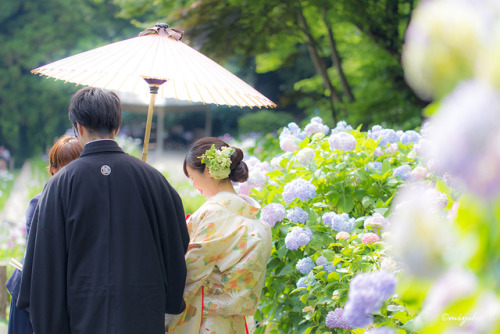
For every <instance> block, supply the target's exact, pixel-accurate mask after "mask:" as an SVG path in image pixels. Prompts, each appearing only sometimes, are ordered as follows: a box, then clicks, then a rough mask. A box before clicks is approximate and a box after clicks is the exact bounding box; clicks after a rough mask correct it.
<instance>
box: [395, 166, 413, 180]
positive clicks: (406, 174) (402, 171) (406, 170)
mask: <svg viewBox="0 0 500 334" xmlns="http://www.w3.org/2000/svg"><path fill="white" fill-rule="evenodd" d="M392 174H393V175H394V176H395V177H396V176H399V177H400V178H401V179H403V180H404V181H407V180H409V179H410V177H411V167H410V166H408V165H402V166H399V167H397V168H395V169H394V172H393V173H392Z"/></svg>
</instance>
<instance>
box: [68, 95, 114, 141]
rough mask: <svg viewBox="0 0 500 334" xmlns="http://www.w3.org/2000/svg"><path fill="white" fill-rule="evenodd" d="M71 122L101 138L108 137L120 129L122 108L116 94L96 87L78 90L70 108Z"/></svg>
mask: <svg viewBox="0 0 500 334" xmlns="http://www.w3.org/2000/svg"><path fill="white" fill-rule="evenodd" d="M68 116H69V120H70V121H71V123H72V124H73V125H74V126H75V127H76V122H78V123H80V124H81V125H83V126H84V127H85V128H86V129H87V130H89V131H90V132H93V133H94V134H98V135H101V136H108V135H110V134H112V133H113V132H114V131H116V130H118V129H119V128H120V125H121V123H122V107H121V104H120V98H119V97H118V95H116V94H115V93H114V92H111V91H108V90H104V89H101V88H95V87H85V88H82V89H80V90H78V91H77V92H76V93H75V95H73V98H72V99H71V103H70V106H69V112H68Z"/></svg>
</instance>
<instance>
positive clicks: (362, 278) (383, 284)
mask: <svg viewBox="0 0 500 334" xmlns="http://www.w3.org/2000/svg"><path fill="white" fill-rule="evenodd" d="M395 289H396V278H395V276H394V275H393V274H391V273H388V272H385V271H376V272H372V273H361V274H357V275H356V277H354V278H353V279H352V280H351V283H350V285H349V296H348V300H347V303H346V305H345V309H344V310H345V312H344V318H345V319H346V320H347V322H348V323H349V325H351V327H366V326H368V325H370V324H371V323H372V322H373V318H372V317H371V316H370V313H374V312H377V311H378V309H379V308H380V307H381V306H382V304H383V303H384V302H385V301H386V300H387V299H388V298H389V297H391V296H392V295H393V294H394V291H395Z"/></svg>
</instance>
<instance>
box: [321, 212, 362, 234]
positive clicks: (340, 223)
mask: <svg viewBox="0 0 500 334" xmlns="http://www.w3.org/2000/svg"><path fill="white" fill-rule="evenodd" d="M322 218H323V223H325V224H326V225H328V226H330V227H331V228H333V229H334V230H336V231H338V232H342V231H343V232H347V233H351V232H352V231H354V227H355V223H356V222H355V219H354V218H349V215H348V214H347V213H342V214H340V215H339V214H337V213H335V212H327V213H325V214H323V216H322Z"/></svg>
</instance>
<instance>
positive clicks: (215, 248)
mask: <svg viewBox="0 0 500 334" xmlns="http://www.w3.org/2000/svg"><path fill="white" fill-rule="evenodd" d="M259 210H260V206H259V204H257V202H256V201H254V200H253V199H251V198H250V197H247V196H243V195H235V194H232V193H229V192H220V193H218V194H217V195H215V196H214V197H212V198H211V199H209V200H208V201H207V202H205V203H204V204H203V205H202V206H201V207H200V208H199V209H198V210H197V211H196V212H195V213H194V214H193V215H192V216H190V217H189V218H188V220H187V226H188V231H189V236H190V239H191V241H190V243H189V247H188V251H187V254H186V263H187V278H186V288H185V291H184V300H185V301H186V309H185V311H184V313H182V314H181V315H179V316H176V317H174V318H173V321H172V322H171V323H170V325H169V326H168V332H169V333H186V334H194V333H204V334H205V333H206V334H226V333H235V334H240V333H249V332H250V331H249V328H250V324H247V319H246V318H245V317H248V316H252V315H253V314H254V313H255V310H256V309H257V305H258V301H259V297H260V294H261V291H262V286H263V283H264V276H265V273H266V265H267V262H268V260H269V256H270V253H271V229H270V227H269V224H267V223H266V222H264V221H261V220H258V219H256V218H255V217H256V215H257V212H258V211H259ZM202 314H203V316H202Z"/></svg>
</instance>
